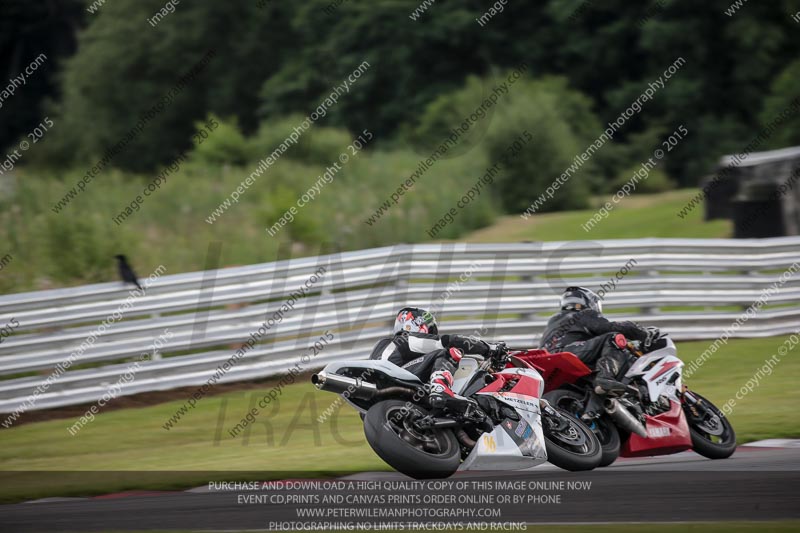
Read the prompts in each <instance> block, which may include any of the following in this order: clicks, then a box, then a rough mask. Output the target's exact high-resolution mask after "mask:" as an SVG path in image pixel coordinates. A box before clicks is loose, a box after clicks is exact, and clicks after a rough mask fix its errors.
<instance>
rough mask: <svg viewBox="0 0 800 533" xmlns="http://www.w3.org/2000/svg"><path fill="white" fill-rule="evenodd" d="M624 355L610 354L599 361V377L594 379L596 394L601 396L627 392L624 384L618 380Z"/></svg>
mask: <svg viewBox="0 0 800 533" xmlns="http://www.w3.org/2000/svg"><path fill="white" fill-rule="evenodd" d="M620 356H623V354H615V353H610V354H608V355H604V356H603V357H601V358H600V359H598V360H597V376H595V378H594V392H595V393H597V394H601V395H608V394H621V393H623V392H625V390H626V388H627V387H626V386H625V384H624V383H622V382H620V381H618V380H617V374H618V373H619V370H620V367H621V359H622V357H620Z"/></svg>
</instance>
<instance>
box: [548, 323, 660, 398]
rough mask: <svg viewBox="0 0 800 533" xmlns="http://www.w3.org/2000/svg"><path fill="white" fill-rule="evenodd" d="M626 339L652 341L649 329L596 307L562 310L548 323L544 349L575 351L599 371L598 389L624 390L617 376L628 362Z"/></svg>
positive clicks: (596, 382) (596, 379)
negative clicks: (610, 316) (615, 318)
mask: <svg viewBox="0 0 800 533" xmlns="http://www.w3.org/2000/svg"><path fill="white" fill-rule="evenodd" d="M626 338H627V339H632V340H638V341H642V342H644V343H647V342H649V341H650V340H651V339H650V333H649V332H648V330H647V329H645V328H643V327H641V326H639V325H638V324H636V323H634V322H627V321H626V322H612V321H610V320H608V319H607V318H605V317H603V316H602V315H601V314H600V313H598V312H597V311H595V310H593V309H583V310H580V311H573V310H563V311H561V312H559V313H558V314H556V315H554V316H553V317H551V318H550V320H549V321H548V322H547V327H546V328H545V331H544V333H543V334H542V342H541V346H542V348H544V349H546V350H547V351H549V352H572V353H574V354H575V355H577V356H578V358H579V359H580V360H581V361H583V362H584V363H586V365H588V366H589V367H591V368H595V369H596V370H597V376H596V377H595V391H596V392H597V393H599V394H607V393H609V392H612V391H613V392H621V391H622V390H624V388H625V387H624V385H623V384H622V383H620V382H619V381H618V380H617V377H618V376H619V374H620V373H621V371H622V370H623V369H624V367H625V366H626V364H627V362H628V354H627V352H626V351H625V346H626Z"/></svg>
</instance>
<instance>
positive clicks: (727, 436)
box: [683, 391, 736, 459]
mask: <svg viewBox="0 0 800 533" xmlns="http://www.w3.org/2000/svg"><path fill="white" fill-rule="evenodd" d="M690 394H692V395H693V396H694V397H695V398H697V404H698V405H697V406H696V407H695V406H692V405H691V404H690V403H689V402H688V401H686V400H684V402H683V410H684V413H685V414H686V421H687V422H688V424H689V433H690V434H691V436H692V449H694V451H696V452H697V453H699V454H700V455H702V456H703V457H708V458H709V459H727V458H728V457H730V456H731V455H733V452H734V451H736V432H734V431H733V426H732V425H731V423H730V421H729V420H728V418H727V417H726V416H725V415H724V414H723V413H722V411H720V410H719V409H717V407H716V406H715V405H714V404H713V403H711V402H709V401H708V400H706V399H705V398H704V397H702V396H700V395H699V394H697V393H696V392H694V391H691V393H690Z"/></svg>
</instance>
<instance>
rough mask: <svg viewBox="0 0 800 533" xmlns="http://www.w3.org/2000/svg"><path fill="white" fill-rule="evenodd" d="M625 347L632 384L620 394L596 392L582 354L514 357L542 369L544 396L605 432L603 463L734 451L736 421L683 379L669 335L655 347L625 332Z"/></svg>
mask: <svg viewBox="0 0 800 533" xmlns="http://www.w3.org/2000/svg"><path fill="white" fill-rule="evenodd" d="M620 337H621V335H620ZM620 345H621V346H625V347H626V348H625V349H626V350H627V351H628V353H629V355H630V356H631V364H630V366H629V368H628V370H627V371H626V373H625V376H624V378H623V379H622V380H621V381H622V382H623V383H625V384H626V385H628V390H627V391H626V392H625V393H624V394H622V395H619V396H616V397H604V396H599V395H597V394H595V392H594V390H593V379H592V378H593V371H592V370H591V369H590V368H589V367H587V366H586V365H585V364H584V363H583V362H582V361H581V360H580V359H578V357H577V356H576V355H575V354H572V353H570V352H559V353H549V352H548V351H547V350H524V351H521V352H518V353H515V354H514V355H515V356H516V357H518V358H520V359H523V360H525V361H527V362H528V363H530V364H531V365H532V366H533V367H534V368H536V369H538V370H539V371H540V372H541V373H542V375H543V376H544V379H545V395H544V397H545V398H546V399H547V400H549V401H550V403H551V404H552V405H554V406H558V407H560V408H562V409H565V410H567V411H570V412H572V413H573V414H574V415H575V416H578V417H582V418H583V420H584V421H586V422H587V423H588V424H589V427H591V428H592V430H593V431H594V432H595V433H596V434H597V436H598V438H599V440H600V443H601V445H602V447H603V459H602V461H601V464H600V466H607V465H609V464H611V463H613V462H614V461H615V460H616V459H617V457H619V456H620V455H621V456H623V457H641V456H653V455H667V454H672V453H677V452H682V451H685V450H690V449H691V450H694V451H696V452H697V453H699V454H700V455H703V456H705V457H708V458H710V459H724V458H727V457H730V456H731V455H732V454H733V452H734V450H735V449H736V434H735V432H734V431H733V427H732V426H731V423H730V421H729V420H728V419H727V418H726V417H725V415H724V414H723V413H722V412H721V411H720V410H719V409H718V408H717V407H716V406H714V404H712V403H711V402H710V401H708V400H707V399H706V398H704V397H702V396H701V395H699V394H697V393H696V392H694V391H690V390H689V389H688V388H687V387H686V386H685V385H684V384H683V381H682V369H683V361H681V360H680V359H679V358H678V357H677V350H676V348H675V343H674V342H672V339H670V338H669V337H666V336H663V337H662V338H661V339H659V340H658V341H657V343H655V345H654V348H653V349H651V350H650V351H649V352H647V353H643V352H642V351H640V349H639V348H640V345H639V343H637V342H635V341H634V342H628V341H626V340H625V339H624V338H623V339H621V343H620ZM587 413H589V414H588V415H587Z"/></svg>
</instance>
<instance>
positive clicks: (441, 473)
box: [364, 400, 461, 479]
mask: <svg viewBox="0 0 800 533" xmlns="http://www.w3.org/2000/svg"><path fill="white" fill-rule="evenodd" d="M429 414H430V413H429V412H428V411H427V410H426V409H424V408H422V407H420V406H418V405H414V404H409V403H407V402H404V401H401V400H385V401H383V402H379V403H376V404H375V405H373V406H372V407H370V409H369V411H367V414H366V416H365V417H364V434H365V435H366V437H367V442H369V445H370V446H371V447H372V449H373V450H375V453H377V454H378V456H379V457H380V458H381V459H383V460H384V461H386V463H387V464H389V465H390V466H391V467H393V468H394V469H395V470H397V471H398V472H402V473H403V474H405V475H407V476H411V477H413V478H415V479H428V478H444V477H449V476H451V475H452V474H453V473H454V472H455V471H456V470H458V467H459V465H460V464H461V447H460V445H459V444H458V440H457V439H456V436H455V435H454V434H453V432H452V431H450V430H449V429H429V430H420V429H419V428H418V427H417V426H416V424H415V422H416V421H417V420H419V419H420V418H423V417H425V416H427V415H429Z"/></svg>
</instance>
